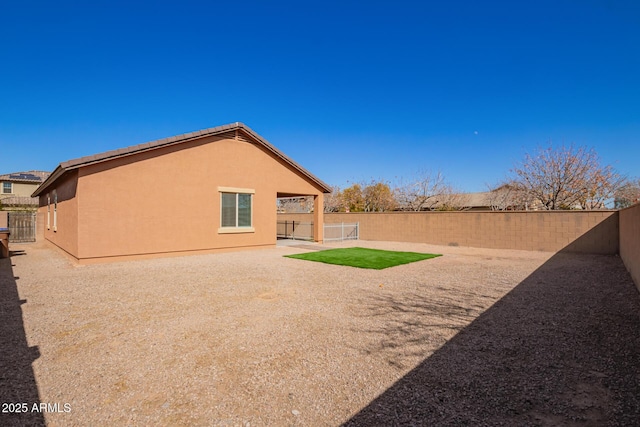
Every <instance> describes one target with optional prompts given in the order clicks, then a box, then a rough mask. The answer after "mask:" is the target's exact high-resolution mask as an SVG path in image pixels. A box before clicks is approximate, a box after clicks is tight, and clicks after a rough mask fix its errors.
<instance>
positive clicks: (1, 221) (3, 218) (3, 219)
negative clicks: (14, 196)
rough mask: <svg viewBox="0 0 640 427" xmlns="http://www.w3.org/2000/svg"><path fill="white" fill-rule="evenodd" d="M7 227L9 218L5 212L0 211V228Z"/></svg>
mask: <svg viewBox="0 0 640 427" xmlns="http://www.w3.org/2000/svg"><path fill="white" fill-rule="evenodd" d="M8 226H9V216H8V212H7V211H0V228H7V227H8Z"/></svg>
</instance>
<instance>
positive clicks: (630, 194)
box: [614, 179, 640, 209]
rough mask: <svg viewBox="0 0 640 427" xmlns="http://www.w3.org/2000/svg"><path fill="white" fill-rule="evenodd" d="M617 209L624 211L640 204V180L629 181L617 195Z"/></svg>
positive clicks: (621, 187) (619, 189)
mask: <svg viewBox="0 0 640 427" xmlns="http://www.w3.org/2000/svg"><path fill="white" fill-rule="evenodd" d="M614 200H615V208H616V209H623V208H628V207H629V206H632V205H635V204H636V203H640V179H635V180H629V181H628V182H626V183H625V184H624V185H622V186H620V188H618V190H617V191H616V193H615V198H614Z"/></svg>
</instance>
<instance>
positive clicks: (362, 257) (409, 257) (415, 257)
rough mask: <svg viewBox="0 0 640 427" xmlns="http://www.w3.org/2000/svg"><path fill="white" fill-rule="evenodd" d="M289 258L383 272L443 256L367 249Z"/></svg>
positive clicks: (308, 253) (335, 251)
mask: <svg viewBox="0 0 640 427" xmlns="http://www.w3.org/2000/svg"><path fill="white" fill-rule="evenodd" d="M285 256H286V257H288V258H297V259H305V260H307V261H317V262H324V263H326V264H337V265H348V266H350V267H358V268H371V269H375V270H382V269H383V268H389V267H395V266H396V265H402V264H409V263H411V262H416V261H421V260H423V259H429V258H435V257H439V256H442V255H440V254H422V253H418V252H395V251H382V250H379V249H367V248H343V249H327V250H326V251H317V252H307V253H303V254H295V255H285Z"/></svg>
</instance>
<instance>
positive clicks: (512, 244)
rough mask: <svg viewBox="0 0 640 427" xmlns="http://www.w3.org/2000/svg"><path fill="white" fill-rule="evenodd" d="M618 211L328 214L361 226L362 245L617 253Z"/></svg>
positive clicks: (332, 220)
mask: <svg viewBox="0 0 640 427" xmlns="http://www.w3.org/2000/svg"><path fill="white" fill-rule="evenodd" d="M617 215H618V214H617V212H616V211H554V212H549V211H545V212H541V211H523V212H384V213H329V214H325V222H326V223H336V222H359V223H360V238H361V239H362V240H383V241H398V242H419V243H429V244H434V245H449V246H471V247H480V248H491V249H518V250H529V251H550V252H557V251H561V250H566V251H571V252H583V253H595V254H615V253H617V252H618V242H619V238H618V234H619V232H618V216H617Z"/></svg>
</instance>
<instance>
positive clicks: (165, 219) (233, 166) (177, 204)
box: [41, 137, 322, 262]
mask: <svg viewBox="0 0 640 427" xmlns="http://www.w3.org/2000/svg"><path fill="white" fill-rule="evenodd" d="M77 176H78V179H77V195H76V197H75V198H74V199H73V200H74V201H75V204H76V205H75V206H74V207H75V208H76V209H77V219H75V218H74V217H73V214H72V213H71V212H67V211H66V210H65V212H64V214H63V213H62V212H61V211H60V210H59V214H58V215H59V221H62V217H63V216H64V215H67V214H68V215H69V220H70V221H76V224H77V234H75V235H73V233H72V234H71V235H70V239H73V238H74V237H75V238H76V239H77V244H76V246H75V247H72V246H73V245H69V244H68V243H67V242H66V240H65V241H64V242H62V241H60V238H59V237H58V236H57V235H52V233H51V232H46V233H45V236H46V237H47V238H48V239H49V240H52V241H54V243H56V244H58V245H59V246H61V247H63V248H64V249H65V250H66V251H67V252H69V253H71V254H72V255H74V256H75V257H76V258H77V259H78V260H79V261H81V262H91V261H92V260H105V258H107V259H120V258H127V257H132V256H133V257H148V256H157V255H169V254H183V253H198V252H208V251H220V250H229V249H234V248H241V247H266V246H273V245H275V242H276V197H277V193H278V192H281V193H294V194H302V195H321V191H322V190H321V189H319V188H316V187H315V186H314V185H312V184H311V183H310V182H309V180H307V179H305V178H303V177H302V176H300V175H299V173H298V172H294V171H293V170H292V169H291V168H290V167H288V166H285V165H284V163H283V162H282V161H281V160H279V159H277V158H275V156H273V155H272V154H271V153H269V152H267V151H266V150H265V149H264V148H262V147H261V146H258V145H255V144H252V143H248V142H244V141H239V140H234V139H222V138H219V137H208V138H204V139H201V140H197V141H192V142H185V143H182V144H179V145H176V146H173V147H165V148H160V149H156V150H153V151H149V152H146V153H140V154H136V155H132V156H128V157H122V158H118V159H114V160H111V161H107V162H102V163H97V164H95V165H90V166H86V167H82V168H80V169H79V172H78V175H77ZM219 187H233V188H241V189H251V190H253V191H255V193H254V196H253V211H252V212H253V228H254V229H255V231H254V232H251V233H231V234H226V233H219V230H218V228H219V227H220V193H219V191H218V188H219ZM70 207H71V206H70ZM41 209H42V208H41ZM62 226H63V224H62V223H60V227H62ZM65 231H66V229H65ZM58 234H61V233H58ZM56 239H57V241H56Z"/></svg>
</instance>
